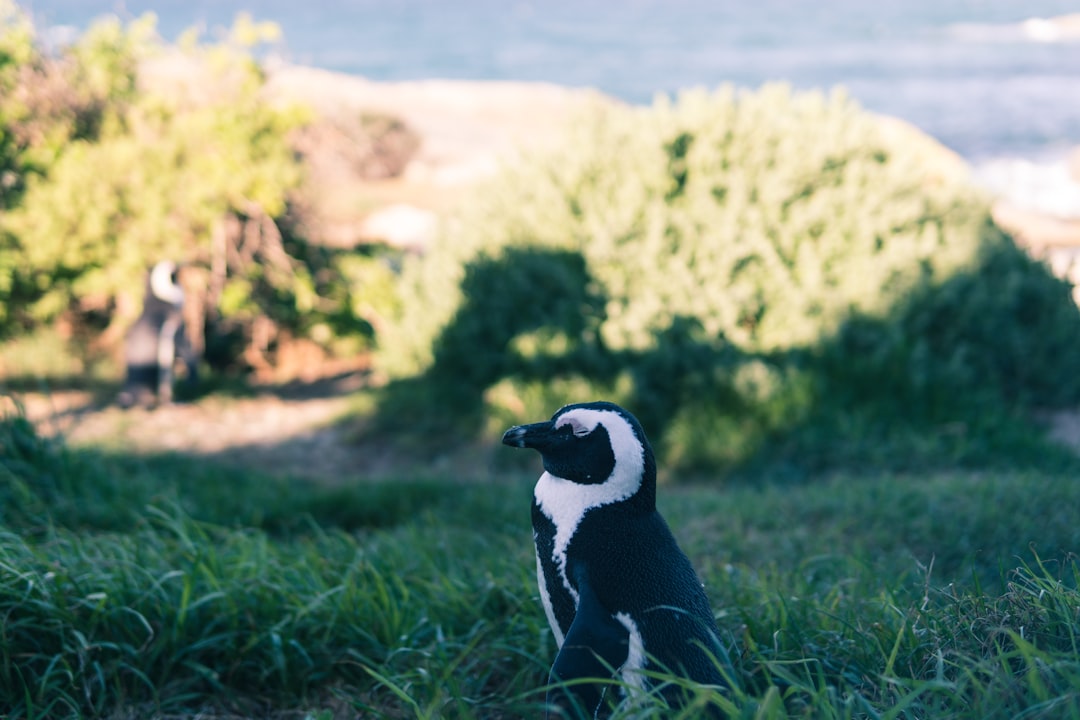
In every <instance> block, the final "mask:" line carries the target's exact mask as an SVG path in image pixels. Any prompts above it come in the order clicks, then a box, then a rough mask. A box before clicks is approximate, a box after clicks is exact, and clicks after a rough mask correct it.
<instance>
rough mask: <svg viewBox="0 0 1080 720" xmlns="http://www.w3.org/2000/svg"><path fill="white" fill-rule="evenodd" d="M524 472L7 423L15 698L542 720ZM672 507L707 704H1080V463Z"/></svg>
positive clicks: (144, 712)
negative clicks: (228, 462) (296, 475)
mask: <svg viewBox="0 0 1080 720" xmlns="http://www.w3.org/2000/svg"><path fill="white" fill-rule="evenodd" d="M358 480H359V479H358ZM530 484H531V483H530V482H529V481H528V480H526V479H525V478H522V482H520V483H517V482H515V483H499V484H492V483H479V484H468V483H460V482H457V481H455V480H454V479H452V478H443V479H438V480H436V479H433V480H423V479H415V478H397V479H395V480H394V481H393V482H386V483H372V482H370V481H366V480H365V481H358V482H349V483H347V484H345V485H339V486H336V487H332V488H331V487H328V486H325V485H323V486H320V485H315V486H311V485H304V484H301V483H297V482H292V481H288V480H281V479H274V478H269V477H259V476H254V475H252V474H250V473H242V472H239V471H236V470H228V469H223V468H219V467H214V466H213V465H208V464H207V463H206V462H196V461H193V460H190V459H184V458H180V457H167V456H165V457H157V458H135V457H124V456H109V455H105V454H102V453H98V452H91V451H77V452H76V451H72V450H67V449H65V448H64V447H63V446H62V445H60V444H58V443H56V442H55V441H48V440H45V439H42V438H40V437H38V436H37V435H36V434H35V432H34V431H33V428H32V427H31V426H30V425H29V424H28V423H27V422H26V421H25V420H23V419H22V418H20V417H10V418H7V419H6V420H4V421H3V422H2V423H0V528H2V529H0V617H3V619H4V622H3V625H2V630H0V713H3V714H4V715H5V716H6V717H9V718H12V719H14V718H43V717H73V716H80V717H151V716H156V715H159V714H160V715H164V716H170V717H172V716H177V715H193V714H195V713H201V714H202V716H204V717H213V716H222V715H224V716H230V714H236V715H240V716H245V717H251V716H266V717H278V716H281V717H287V716H289V717H295V716H296V715H290V713H296V712H297V711H303V712H302V713H301V714H305V713H306V715H305V716H307V717H312V718H325V719H326V720H330V718H338V717H341V718H346V717H354V716H355V714H356V713H357V712H360V714H361V715H362V716H364V717H388V718H396V717H418V718H429V717H430V718H440V717H441V718H450V717H456V718H492V717H521V716H532V715H535V714H536V712H537V704H538V703H539V702H540V700H541V699H542V693H541V692H540V691H539V689H540V688H542V686H543V684H544V682H545V677H546V671H547V666H548V663H550V660H551V658H552V656H553V652H554V642H553V640H552V638H551V636H550V633H549V631H548V630H547V628H546V622H545V619H544V616H543V611H542V610H541V607H540V603H539V601H538V599H537V597H536V589H535V573H534V568H533V562H534V561H533V556H532V550H531V544H530V542H531V534H530V529H529V526H528V523H529V520H528V494H529V486H530ZM660 502H661V508H662V510H663V512H664V513H665V514H666V515H667V517H668V519H669V521H670V522H671V524H672V526H673V527H674V529H675V532H676V534H677V535H678V536H679V538H680V540H681V542H682V543H683V545H684V547H685V548H686V550H687V552H688V553H689V554H690V556H691V557H692V559H693V561H694V563H695V565H696V566H697V567H698V569H699V571H700V572H701V574H702V577H703V579H704V581H705V583H706V586H707V589H708V592H709V595H710V596H711V599H712V601H713V603H714V606H715V608H716V610H717V611H718V612H719V620H720V624H721V627H722V629H723V630H724V631H725V632H727V633H729V634H730V636H731V639H732V641H733V642H734V643H735V648H736V652H735V659H736V660H735V661H736V665H737V668H738V671H739V673H740V674H741V676H742V679H743V681H744V683H745V685H746V694H745V695H739V696H737V697H735V698H734V699H733V701H732V702H731V703H727V701H724V700H722V699H721V698H719V697H718V696H714V695H709V694H707V693H706V694H703V695H701V697H700V700H701V702H715V703H720V704H721V705H723V706H724V707H726V708H727V709H728V710H729V711H730V712H731V713H732V714H733V716H735V717H745V718H751V717H754V718H783V717H820V718H870V717H888V718H921V717H934V718H971V719H972V720H974V719H975V718H979V719H981V720H986V719H989V718H1002V719H1004V718H1014V717H1021V716H1022V717H1028V718H1078V717H1080V661H1078V658H1080V647H1078V645H1077V643H1078V641H1080V640H1078V638H1080V615H1078V610H1077V608H1078V607H1080V595H1078V594H1077V590H1076V586H1077V581H1078V579H1080V567H1078V566H1077V564H1076V562H1075V557H1074V556H1072V555H1070V554H1069V553H1070V551H1074V550H1075V549H1076V548H1077V547H1078V546H1080V535H1078V529H1077V525H1076V522H1075V512H1074V508H1076V507H1080V486H1078V485H1077V483H1076V482H1075V478H1074V477H1072V476H1059V475H1051V474H1045V473H1044V474H1038V473H1031V472H1015V471H1014V472H1002V473H997V474H981V475H970V474H962V473H936V474H930V475H926V476H919V477H916V476H910V475H889V474H884V475H876V476H858V475H851V474H845V475H840V476H835V477H833V478H831V479H828V480H825V481H822V482H818V483H814V484H808V485H804V486H799V487H784V486H776V485H763V486H761V487H756V488H749V487H743V488H731V489H725V490H717V489H715V487H714V488H712V489H703V488H693V487H687V488H678V489H670V488H669V489H664V490H662V492H661V498H660ZM655 716H664V713H663V712H662V708H661V707H659V705H657V706H655V707H646V708H643V709H639V710H638V711H636V712H633V713H630V712H626V713H622V714H620V715H619V717H655Z"/></svg>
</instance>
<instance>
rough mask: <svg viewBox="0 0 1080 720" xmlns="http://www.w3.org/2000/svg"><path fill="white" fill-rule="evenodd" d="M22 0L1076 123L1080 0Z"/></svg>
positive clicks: (363, 45)
mask: <svg viewBox="0 0 1080 720" xmlns="http://www.w3.org/2000/svg"><path fill="white" fill-rule="evenodd" d="M24 6H25V7H26V8H27V9H28V10H30V11H31V13H33V15H34V17H35V18H36V19H37V20H38V21H39V22H40V23H41V26H42V27H43V28H46V32H47V36H48V37H49V38H50V39H53V40H54V41H56V42H62V41H64V39H65V38H67V39H70V38H71V37H73V36H74V35H75V34H77V33H78V32H79V31H80V29H83V28H85V27H86V26H87V25H88V24H89V23H90V21H91V20H93V19H95V18H96V17H99V16H101V15H102V14H106V13H116V14H118V15H119V16H121V17H126V18H128V19H131V18H135V17H138V16H139V15H141V14H143V13H145V12H154V13H156V15H157V16H158V29H159V31H160V32H161V33H162V34H163V35H164V36H165V37H166V38H170V39H172V38H175V37H176V36H178V35H179V34H180V33H181V32H182V31H183V30H185V29H187V28H190V27H201V28H203V29H205V30H208V31H213V30H214V29H215V28H217V29H218V32H219V33H220V29H221V28H225V27H228V26H229V25H230V24H231V22H232V19H233V17H234V16H235V15H236V14H237V13H238V12H249V13H251V14H253V15H254V16H255V17H256V18H258V19H261V20H271V21H274V22H276V23H278V24H279V25H280V26H281V28H282V30H283V31H284V37H283V39H282V41H281V42H280V43H279V44H278V45H277V46H275V47H274V49H273V52H274V53H277V54H278V55H280V57H282V58H283V59H285V60H287V61H289V62H293V63H297V64H302V65H311V66H314V67H319V68H325V69H328V70H334V71H339V72H343V73H350V74H356V75H361V76H364V77H367V78H371V79H373V80H383V81H392V80H419V79H430V78H456V79H468V80H512V81H539V82H549V83H556V84H559V85H567V86H572V87H592V88H596V89H599V90H600V91H602V92H604V93H607V94H610V95H612V96H614V97H617V98H619V99H621V100H624V101H626V102H630V103H635V104H648V103H650V102H651V101H652V99H653V97H654V96H655V95H656V94H657V93H673V92H675V91H677V90H679V89H682V88H687V87H693V86H706V87H714V86H716V85H719V84H721V83H733V84H735V85H737V86H740V87H749V88H755V87H758V86H760V85H761V84H762V83H765V82H769V81H775V80H784V81H786V82H790V83H791V84H792V85H793V86H794V87H796V88H799V89H823V88H824V89H828V88H831V87H833V86H836V85H843V86H844V87H845V88H847V90H848V91H849V92H850V93H851V95H852V97H854V98H856V99H857V100H858V101H859V102H860V103H861V104H862V105H863V106H865V107H866V108H867V109H870V110H873V111H875V112H881V113H885V114H888V115H894V116H896V117H900V118H904V119H906V120H909V121H910V122H912V123H914V124H915V125H917V126H918V127H920V128H922V129H923V130H925V131H926V132H928V133H930V134H931V135H932V136H934V137H935V138H937V139H938V140H940V141H941V142H943V143H944V144H945V145H946V146H948V147H950V148H952V149H953V150H955V151H957V152H958V153H960V154H961V155H963V156H964V157H965V158H968V159H969V160H972V161H974V162H975V163H977V164H979V165H984V164H986V163H990V162H991V161H994V160H1000V159H1016V158H1023V159H1028V160H1035V161H1041V162H1051V161H1054V160H1060V159H1061V158H1062V157H1063V156H1064V154H1065V153H1066V152H1068V151H1069V150H1070V149H1071V148H1072V147H1073V145H1075V144H1076V142H1077V139H1078V138H1080V104H1078V103H1077V102H1075V97H1076V90H1077V77H1078V76H1080V18H1078V17H1077V16H1075V15H1073V16H1072V17H1068V16H1069V14H1070V13H1075V12H1077V11H1078V8H1077V6H1076V4H1075V3H1073V2H1069V1H1068V0H1033V1H1032V2H1025V3H1016V2H1011V1H1010V0H954V1H951V2H932V1H930V0H918V1H917V2H899V1H894V0H888V1H886V2H880V3H874V4H873V5H867V4H865V3H861V2H856V1H854V0H850V1H849V0H830V1H829V2H823V3H814V4H807V3H800V2H793V1H791V0H762V2H754V3H736V2H690V1H688V0H676V1H675V2H660V1H659V0H657V1H655V2H653V1H649V0H634V1H633V2H627V3H621V4H619V5H618V6H615V5H612V4H610V3H606V2H601V1H599V0H583V1H581V2H568V1H566V0H553V1H551V2H543V3H529V2H513V3H503V2H495V1H494V0H492V1H490V2H488V1H485V0H469V1H468V2H464V3H457V4H455V5H453V6H451V5H447V4H445V3H439V2H434V1H433V0H432V1H429V2H426V1H424V0H403V1H399V2H389V3H387V2H377V1H376V0H371V1H368V2H364V1H360V2H357V1H355V0H354V1H352V2H345V3H329V2H328V3H320V2H310V3H303V4H301V5H297V4H296V3H288V2H274V1H264V2H258V3H244V2H233V1H232V0H227V1H217V0H215V1H208V0H200V1H196V2H173V1H169V2H76V1H75V0H71V1H70V2H65V1H63V0H52V1H42V0H27V2H25V3H24ZM212 35H213V32H211V36H212ZM1017 182H1020V180H1017Z"/></svg>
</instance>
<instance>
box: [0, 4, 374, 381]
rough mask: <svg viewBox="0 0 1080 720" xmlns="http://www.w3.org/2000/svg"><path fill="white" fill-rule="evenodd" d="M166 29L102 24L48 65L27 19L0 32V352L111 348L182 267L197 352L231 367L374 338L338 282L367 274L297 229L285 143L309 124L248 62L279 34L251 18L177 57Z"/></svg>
mask: <svg viewBox="0 0 1080 720" xmlns="http://www.w3.org/2000/svg"><path fill="white" fill-rule="evenodd" d="M153 30H154V18H153V16H152V15H148V16H146V17H144V18H142V19H140V20H138V21H135V22H134V23H132V24H130V25H129V26H126V27H125V26H123V25H122V24H121V23H120V22H119V21H118V20H116V19H115V18H112V19H105V20H102V21H99V22H98V23H96V24H95V25H94V26H92V27H91V28H90V29H89V30H88V31H87V32H86V33H85V34H84V35H83V36H81V37H80V38H79V39H78V40H77V41H76V42H75V43H74V44H73V45H71V46H70V47H68V48H65V49H63V50H62V51H61V52H60V53H59V54H58V55H57V56H56V57H52V56H49V55H47V54H46V53H44V51H42V50H41V48H40V47H39V46H38V45H37V40H36V36H35V35H34V30H33V26H32V25H31V24H30V23H29V22H28V21H27V20H26V19H25V17H24V16H22V15H21V14H20V13H18V12H17V11H15V10H10V11H8V13H7V16H6V17H4V16H0V90H3V91H4V92H3V94H2V96H0V172H4V171H5V170H6V171H7V174H6V176H5V179H4V180H3V182H4V183H5V185H10V188H11V191H10V192H5V193H4V195H3V203H2V204H0V207H4V208H5V209H6V210H7V212H5V213H4V214H3V215H2V216H0V336H8V337H10V336H14V335H19V334H23V333H27V332H32V331H33V330H35V329H37V328H40V327H41V326H43V325H48V324H51V323H54V322H55V321H56V320H57V319H58V318H64V319H65V320H66V321H67V322H68V324H69V325H75V326H79V327H85V326H92V327H94V328H95V330H96V331H98V332H97V333H95V335H96V334H99V333H100V331H102V330H104V333H105V334H104V343H100V344H104V345H106V346H108V345H109V344H110V342H112V343H115V341H116V340H117V339H118V338H119V337H120V336H121V335H122V333H123V331H124V329H125V328H126V326H127V325H128V324H129V323H130V322H131V321H132V320H133V319H134V318H135V316H136V315H137V314H138V309H139V306H140V302H141V299H142V292H143V287H144V278H145V274H146V272H147V270H148V268H149V267H151V266H152V265H153V264H154V263H156V262H157V261H159V260H161V259H172V260H175V261H179V262H184V263H185V264H186V268H185V273H184V278H183V284H184V285H185V288H186V290H187V291H188V296H189V300H190V301H191V302H190V305H191V306H192V308H193V309H192V311H191V313H190V316H189V320H190V321H191V322H190V323H189V324H190V328H189V330H190V331H191V333H192V334H193V335H194V336H195V337H194V338H193V339H194V340H195V342H196V345H198V346H202V345H205V346H206V347H207V350H208V352H207V357H208V358H214V357H215V356H217V355H223V357H221V358H220V360H221V364H233V365H237V364H244V363H239V362H238V359H239V358H238V356H239V355H240V354H241V353H242V354H243V355H244V357H245V362H246V363H247V364H249V365H251V364H258V363H265V364H269V363H271V362H272V351H273V348H272V347H271V346H272V345H273V344H274V342H275V340H282V341H284V340H288V339H291V338H295V337H297V336H303V337H309V338H316V337H317V338H318V339H319V340H321V344H322V345H324V346H328V345H331V344H332V342H331V341H332V340H334V339H335V337H341V336H342V335H344V336H347V337H352V338H356V337H360V338H367V339H369V338H370V337H371V336H372V334H373V332H374V331H373V329H372V328H370V327H365V326H364V324H363V322H362V318H361V317H360V316H357V315H355V314H354V306H355V305H356V304H357V301H356V298H355V297H354V296H356V295H357V293H356V292H355V291H353V290H352V288H351V287H350V284H349V280H348V279H347V277H346V275H345V273H344V269H346V268H343V264H344V263H346V262H351V263H352V264H353V265H356V264H357V263H363V258H357V259H354V260H348V261H347V260H345V259H343V258H342V257H340V256H341V255H343V253H341V252H332V251H330V250H328V249H325V248H312V247H311V246H310V245H309V244H308V243H306V242H305V241H304V240H303V238H299V237H296V234H295V233H294V232H292V229H291V227H290V224H289V222H288V221H286V220H285V218H286V216H287V208H288V203H289V198H290V194H291V193H292V191H293V190H294V189H295V188H296V187H297V186H298V185H299V184H300V182H301V180H302V168H301V164H300V161H299V159H298V157H297V154H296V152H295V151H294V149H293V147H292V145H291V141H290V133H291V132H292V131H294V130H296V129H297V128H298V127H300V126H301V125H303V124H304V123H305V122H308V121H309V120H310V117H311V113H310V112H309V111H308V110H307V109H305V108H302V107H299V106H286V107H278V106H276V105H272V104H271V103H269V102H268V101H267V100H266V99H265V96H264V93H263V92H262V91H263V85H264V74H263V71H262V70H261V68H260V67H259V65H258V63H257V62H256V60H255V58H254V57H253V54H252V46H253V45H256V44H258V43H261V42H265V41H269V40H273V39H275V38H276V37H277V35H278V34H279V32H280V31H279V29H278V28H277V27H276V26H274V25H273V24H271V23H253V22H252V21H251V20H250V19H249V18H246V17H245V16H240V17H239V18H238V19H237V22H236V24H235V26H234V27H233V29H232V31H231V33H230V34H229V36H228V37H227V38H226V39H225V40H224V41H223V42H221V43H220V44H216V45H204V44H201V43H200V42H199V40H198V37H197V35H196V34H194V33H189V34H188V35H187V36H185V37H184V38H183V39H182V40H181V42H180V44H179V46H177V47H168V46H165V45H163V44H161V43H160V41H158V40H157V39H156V36H155V35H154V32H153ZM162 67H164V70H163V69H162ZM177 78H179V79H177ZM8 91H10V92H8ZM5 190H6V188H5ZM353 274H355V273H353ZM369 274H370V273H369ZM365 291H366V290H365ZM196 319H197V322H196V321H195V320H196ZM106 325H107V326H108V327H105V326H106ZM204 329H205V331H206V336H209V337H206V336H203V335H202V332H203V330H204ZM327 329H329V330H331V332H330V333H329V335H331V336H334V337H325V336H326V335H327V334H328V333H327V332H326V330H327ZM204 341H205V342H204ZM222 348H225V352H224V353H222V352H220V349H222Z"/></svg>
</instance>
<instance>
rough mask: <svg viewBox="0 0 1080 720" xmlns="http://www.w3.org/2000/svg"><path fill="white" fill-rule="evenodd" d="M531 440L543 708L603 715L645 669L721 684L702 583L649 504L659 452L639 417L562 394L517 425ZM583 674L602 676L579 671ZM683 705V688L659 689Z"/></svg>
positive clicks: (512, 434)
mask: <svg viewBox="0 0 1080 720" xmlns="http://www.w3.org/2000/svg"><path fill="white" fill-rule="evenodd" d="M502 442H503V444H505V445H509V446H512V447H518V448H532V449H534V450H537V451H538V452H539V453H540V455H541V457H542V459H543V466H544V473H543V474H542V475H541V476H540V479H539V480H538V481H537V483H536V488H535V490H534V493H533V503H532V523H533V541H534V543H535V546H536V579H537V584H538V585H539V589H540V599H541V602H542V604H543V606H544V612H545V614H546V615H547V620H548V624H549V625H550V626H551V631H552V634H553V635H554V636H555V641H556V644H557V645H558V647H559V652H558V655H557V656H556V658H555V662H554V664H553V665H552V668H551V677H550V686H551V690H549V692H548V697H547V703H548V707H549V712H551V711H553V710H554V709H556V708H557V709H558V710H560V711H562V712H564V713H571V714H572V713H574V712H580V711H584V713H585V714H586V715H587V716H588V717H600V716H601V714H602V713H603V712H604V711H605V707H606V704H607V703H606V701H605V691H606V688H607V687H609V686H611V685H612V684H613V683H611V682H605V680H609V679H615V680H618V681H621V682H620V683H619V684H620V688H621V689H622V690H623V691H624V692H625V691H626V690H629V692H630V693H636V692H637V691H639V690H640V691H648V690H649V689H650V688H651V684H650V672H653V673H655V672H656V671H661V672H664V673H672V674H676V675H678V676H680V677H683V678H686V679H689V680H691V681H693V682H694V683H698V684H702V685H711V686H716V687H718V688H720V689H721V690H722V691H725V692H727V691H728V690H730V689H731V687H732V683H734V682H735V679H734V678H735V675H734V673H733V672H732V669H731V663H730V660H729V659H728V655H727V652H726V650H725V648H724V646H723V645H722V644H721V642H720V639H719V638H720V633H719V629H718V628H717V625H716V621H715V618H714V616H713V613H712V609H711V607H710V605H709V601H708V598H707V597H706V595H705V590H704V587H703V586H702V583H701V581H700V580H699V579H698V576H697V573H695V571H694V568H693V567H692V565H691V564H690V560H689V559H688V558H687V557H686V555H685V554H684V553H683V551H682V550H681V549H680V548H679V546H678V544H677V543H676V541H675V538H674V537H673V536H672V534H671V530H670V529H669V528H668V525H667V523H666V522H665V521H664V519H663V518H662V517H661V516H660V514H659V513H658V512H657V510H656V460H655V457H654V455H653V451H652V448H651V446H650V445H649V441H648V439H647V438H646V437H645V432H644V431H643V430H642V428H641V424H640V423H639V422H638V421H637V419H636V418H635V417H634V416H633V415H632V414H630V413H629V412H627V411H626V410H624V409H623V408H621V407H619V406H618V405H615V404H614V403H610V402H590V403H581V404H574V405H567V406H565V407H563V408H561V409H560V410H559V411H558V412H556V413H555V415H554V416H552V418H551V420H548V421H546V422H538V423H533V424H530V425H519V426H516V427H512V428H510V429H509V430H507V431H506V433H505V434H504V435H503V438H502ZM586 678H590V679H594V680H599V681H600V682H594V683H588V682H575V681H579V680H584V679H586ZM661 692H663V693H664V695H665V697H666V699H667V700H668V702H669V703H671V704H673V705H678V704H679V700H680V697H679V695H678V688H675V687H670V686H669V687H667V688H664V689H662V690H661Z"/></svg>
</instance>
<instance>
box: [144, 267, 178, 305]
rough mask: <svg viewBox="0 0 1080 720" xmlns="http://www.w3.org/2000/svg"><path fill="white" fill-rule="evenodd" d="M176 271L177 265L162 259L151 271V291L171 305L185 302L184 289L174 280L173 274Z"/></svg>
mask: <svg viewBox="0 0 1080 720" xmlns="http://www.w3.org/2000/svg"><path fill="white" fill-rule="evenodd" d="M174 272H176V265H174V264H172V263H171V262H169V261H168V260H162V261H161V262H159V263H158V264H157V265H155V266H154V269H153V270H151V271H150V291H151V292H152V293H154V296H155V297H156V298H157V299H158V300H162V301H164V302H167V303H169V304H171V305H180V304H181V303H183V302H184V290H183V288H181V287H180V286H179V285H178V284H176V283H174V282H173V279H172V274H173V273H174Z"/></svg>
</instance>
